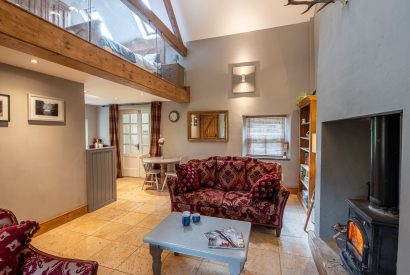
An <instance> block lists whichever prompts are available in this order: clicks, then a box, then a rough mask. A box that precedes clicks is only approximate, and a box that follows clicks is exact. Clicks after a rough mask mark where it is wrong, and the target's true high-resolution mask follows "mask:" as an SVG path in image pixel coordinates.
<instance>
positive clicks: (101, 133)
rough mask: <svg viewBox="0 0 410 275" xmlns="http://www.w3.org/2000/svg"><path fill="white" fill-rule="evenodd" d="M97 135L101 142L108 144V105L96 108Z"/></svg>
mask: <svg viewBox="0 0 410 275" xmlns="http://www.w3.org/2000/svg"><path fill="white" fill-rule="evenodd" d="M98 137H99V138H101V139H102V140H103V143H104V144H106V145H110V109H109V108H108V107H99V108H98Z"/></svg>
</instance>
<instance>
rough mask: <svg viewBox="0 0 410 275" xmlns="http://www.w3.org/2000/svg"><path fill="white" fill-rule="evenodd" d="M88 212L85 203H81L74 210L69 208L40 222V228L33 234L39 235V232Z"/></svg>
mask: <svg viewBox="0 0 410 275" xmlns="http://www.w3.org/2000/svg"><path fill="white" fill-rule="evenodd" d="M87 213H88V209H87V205H83V206H81V207H79V208H76V209H74V210H71V211H69V212H66V213H64V214H62V215H59V216H57V217H54V218H52V219H49V220H47V221H45V222H42V223H40V230H39V231H37V233H36V234H35V236H40V235H41V234H44V233H46V232H47V231H50V230H52V229H54V228H56V227H58V226H60V225H63V224H65V223H68V222H69V221H72V220H74V219H76V218H78V217H81V216H82V215H85V214H87Z"/></svg>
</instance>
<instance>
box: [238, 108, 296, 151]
mask: <svg viewBox="0 0 410 275" xmlns="http://www.w3.org/2000/svg"><path fill="white" fill-rule="evenodd" d="M286 122H287V117H286V116H265V117H250V116H247V117H244V129H243V139H244V140H243V153H244V155H246V156H253V157H267V158H269V157H271V158H283V157H285V156H286V153H287V146H288V143H287V141H286V127H287V126H286Z"/></svg>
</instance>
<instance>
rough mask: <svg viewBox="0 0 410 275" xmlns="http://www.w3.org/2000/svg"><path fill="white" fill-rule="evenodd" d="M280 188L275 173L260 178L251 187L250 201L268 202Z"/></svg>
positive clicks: (278, 179)
mask: <svg viewBox="0 0 410 275" xmlns="http://www.w3.org/2000/svg"><path fill="white" fill-rule="evenodd" d="M279 188H280V177H279V176H278V174H277V173H269V174H267V175H265V176H263V177H262V178H260V179H259V180H258V181H257V182H256V183H255V184H254V185H253V186H252V189H251V191H250V192H249V193H250V197H251V200H252V201H253V202H254V201H262V200H270V199H272V197H273V195H274V194H275V193H276V192H277V191H278V190H279Z"/></svg>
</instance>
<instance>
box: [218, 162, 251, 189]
mask: <svg viewBox="0 0 410 275" xmlns="http://www.w3.org/2000/svg"><path fill="white" fill-rule="evenodd" d="M216 177H217V180H218V181H217V184H216V187H215V188H216V189H219V190H223V191H242V190H244V189H245V162H243V161H221V160H218V161H217V163H216Z"/></svg>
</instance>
